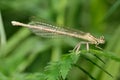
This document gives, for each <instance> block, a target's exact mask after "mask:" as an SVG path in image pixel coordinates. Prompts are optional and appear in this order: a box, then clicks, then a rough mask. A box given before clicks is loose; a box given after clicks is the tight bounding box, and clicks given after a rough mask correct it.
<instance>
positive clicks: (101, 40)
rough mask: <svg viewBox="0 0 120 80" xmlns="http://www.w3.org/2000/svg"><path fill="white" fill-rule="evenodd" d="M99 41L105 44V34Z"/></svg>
mask: <svg viewBox="0 0 120 80" xmlns="http://www.w3.org/2000/svg"><path fill="white" fill-rule="evenodd" d="M98 43H100V44H104V43H105V39H104V36H100V38H99V40H98Z"/></svg>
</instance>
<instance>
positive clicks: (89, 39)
mask: <svg viewBox="0 0 120 80" xmlns="http://www.w3.org/2000/svg"><path fill="white" fill-rule="evenodd" d="M12 25H14V26H24V27H27V28H30V29H32V30H34V33H38V32H39V31H45V32H49V33H55V34H59V35H66V36H71V37H75V38H80V39H83V40H85V42H80V43H78V44H77V45H76V46H75V48H74V49H73V50H74V51H76V52H78V51H79V49H80V46H81V44H86V48H87V50H89V44H95V45H96V46H97V45H99V44H103V43H105V40H104V37H103V36H101V37H100V38H96V37H94V36H93V35H91V34H90V33H85V32H82V31H81V32H79V33H78V32H72V31H69V30H67V29H64V28H57V27H56V26H53V25H50V24H47V23H41V22H40V23H39V25H33V24H24V23H21V22H17V21H12Z"/></svg>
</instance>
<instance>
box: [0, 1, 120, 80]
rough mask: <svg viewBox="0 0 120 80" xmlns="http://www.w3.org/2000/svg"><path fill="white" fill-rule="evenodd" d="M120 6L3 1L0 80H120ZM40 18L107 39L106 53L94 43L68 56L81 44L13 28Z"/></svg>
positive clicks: (0, 6) (119, 3)
mask: <svg viewBox="0 0 120 80" xmlns="http://www.w3.org/2000/svg"><path fill="white" fill-rule="evenodd" d="M119 8H120V0H89V1H88V0H69V1H68V0H0V80H45V79H47V80H65V79H66V80H91V79H93V80H120V75H119V74H120V71H119V70H120V69H119V68H120V64H119V61H120V58H119V56H120V54H119V53H120V37H119V36H120V26H119V21H120V15H119V14H120V10H119ZM41 19H42V20H44V21H46V22H50V23H55V24H58V25H63V26H64V27H66V26H69V27H73V28H75V29H78V30H82V31H84V32H90V33H91V34H93V35H95V36H97V37H99V36H100V35H104V36H105V39H106V43H105V44H104V45H100V46H101V47H102V48H103V51H100V50H96V48H95V47H94V46H92V45H91V46H90V47H91V48H92V49H90V51H89V52H87V51H86V50H84V49H85V48H84V46H83V47H82V51H81V53H80V54H79V55H76V54H75V53H73V52H69V53H68V51H69V50H71V49H73V47H74V46H75V45H76V44H77V43H78V42H79V41H81V40H78V39H74V38H65V39H45V38H42V37H40V36H39V37H38V36H35V35H33V34H32V33H31V32H30V30H28V29H25V28H18V27H13V26H12V25H11V21H13V20H17V21H20V22H23V23H28V22H30V21H33V20H41ZM48 63H49V64H48ZM46 66H47V67H46ZM112 76H113V77H112Z"/></svg>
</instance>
